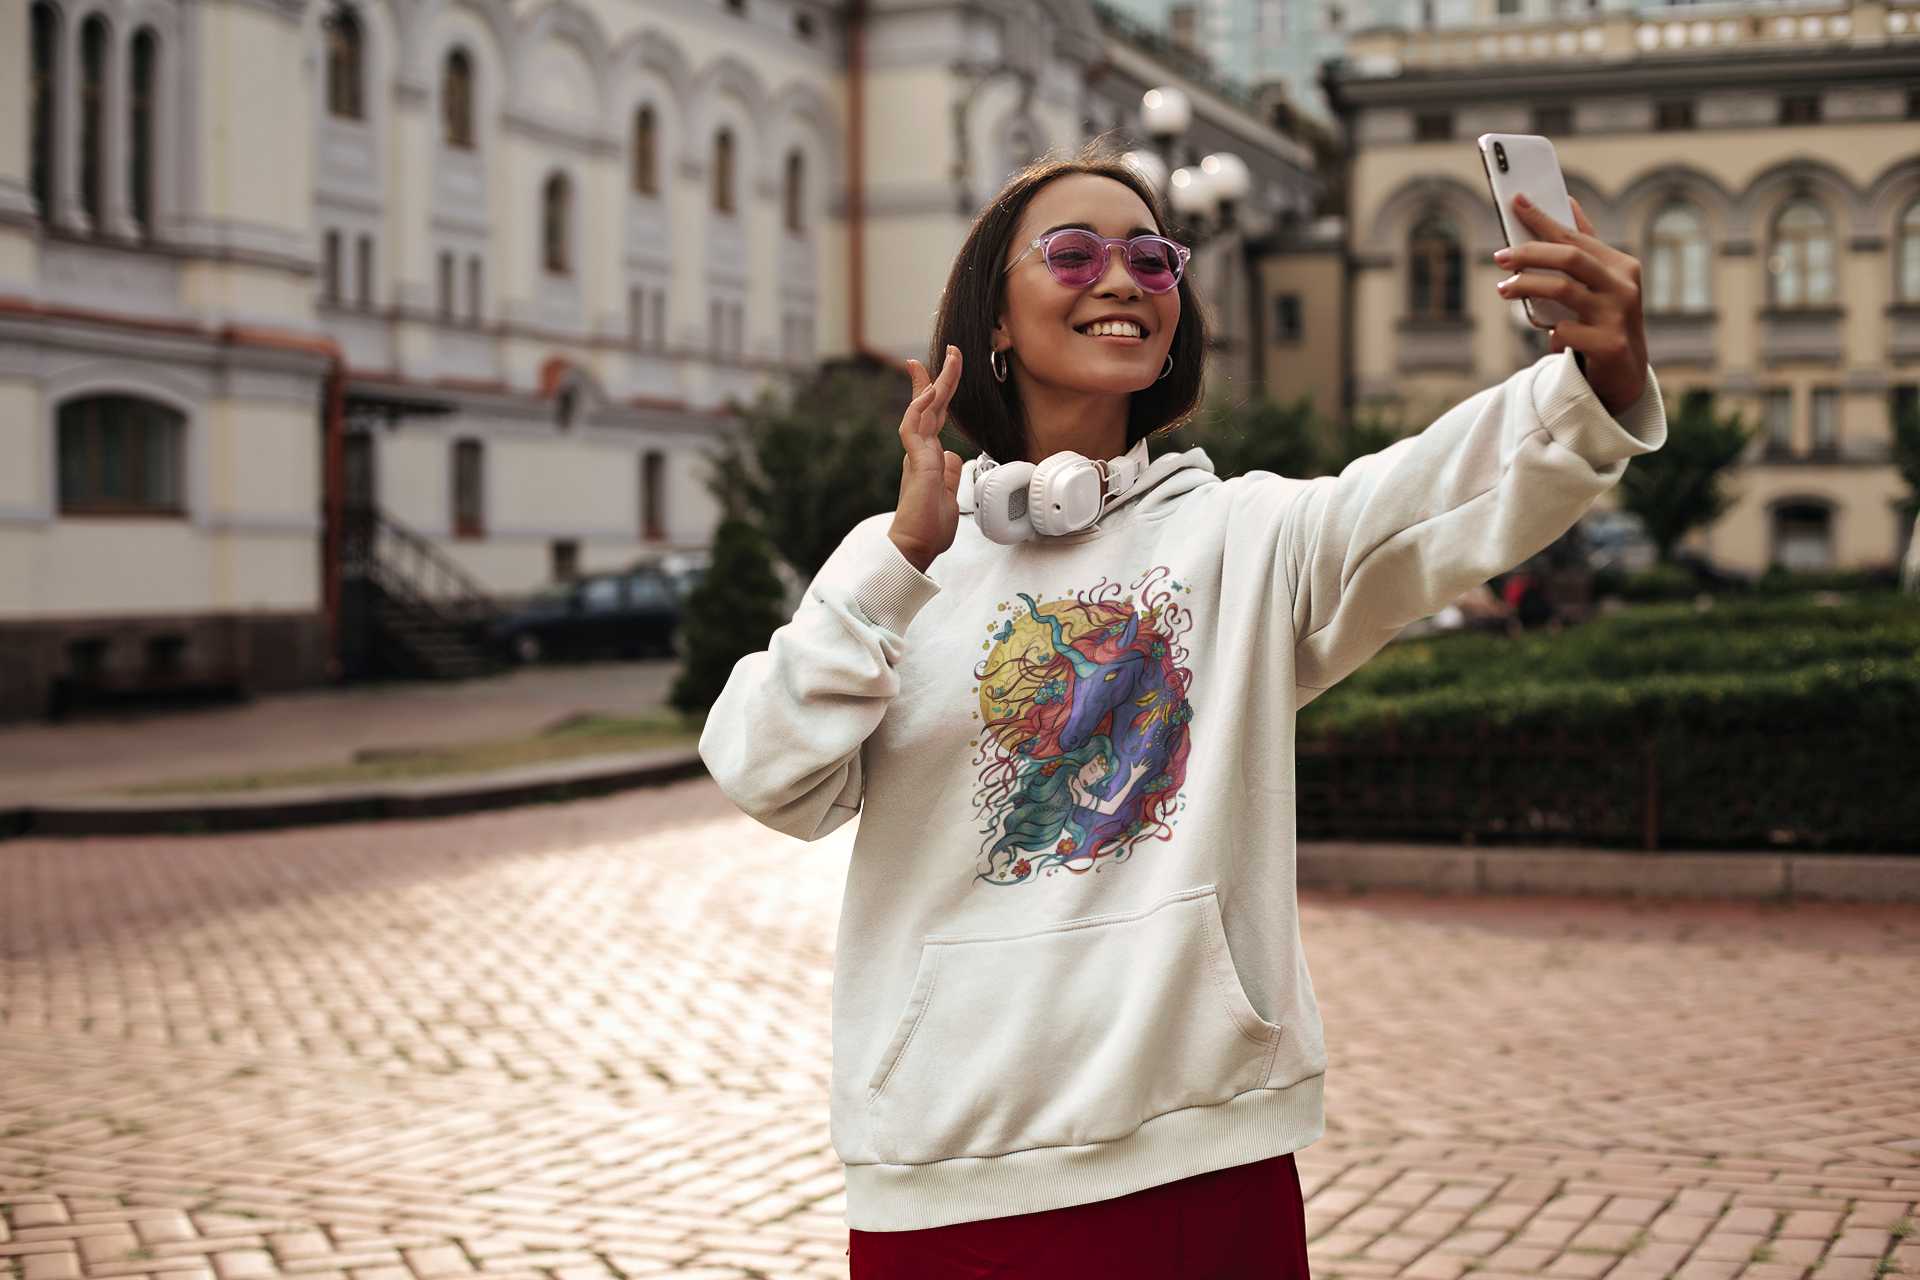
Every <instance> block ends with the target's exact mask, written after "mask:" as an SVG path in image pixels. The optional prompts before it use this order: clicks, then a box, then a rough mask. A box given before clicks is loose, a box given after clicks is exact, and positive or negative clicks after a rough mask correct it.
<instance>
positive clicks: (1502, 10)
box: [1494, 0, 1520, 18]
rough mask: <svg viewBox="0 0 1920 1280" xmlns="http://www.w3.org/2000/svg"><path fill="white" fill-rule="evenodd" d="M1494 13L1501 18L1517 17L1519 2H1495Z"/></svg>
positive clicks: (1496, 0)
mask: <svg viewBox="0 0 1920 1280" xmlns="http://www.w3.org/2000/svg"><path fill="white" fill-rule="evenodd" d="M1494 12H1495V13H1496V14H1498V15H1499V16H1500V17H1502V18H1512V17H1517V16H1518V15H1519V13H1520V0H1495V4H1494Z"/></svg>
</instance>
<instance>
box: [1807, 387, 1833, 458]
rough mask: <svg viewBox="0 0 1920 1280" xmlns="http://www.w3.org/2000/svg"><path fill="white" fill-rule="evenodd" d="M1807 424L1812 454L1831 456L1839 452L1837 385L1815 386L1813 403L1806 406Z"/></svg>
mask: <svg viewBox="0 0 1920 1280" xmlns="http://www.w3.org/2000/svg"><path fill="white" fill-rule="evenodd" d="M1808 407H1809V408H1810V409H1811V410H1812V412H1811V413H1809V414H1808V415H1807V426H1808V427H1809V428H1810V432H1809V434H1810V435H1811V436H1812V445H1813V456H1814V457H1816V458H1831V457H1833V456H1835V455H1836V454H1838V453H1839V452H1840V391H1839V388H1837V387H1815V388H1814V389H1813V403H1812V404H1811V405H1809V406H1808Z"/></svg>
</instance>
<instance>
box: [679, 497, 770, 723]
mask: <svg viewBox="0 0 1920 1280" xmlns="http://www.w3.org/2000/svg"><path fill="white" fill-rule="evenodd" d="M785 601H786V589H785V588H784V587H782V586H781V585H780V579H779V577H777V576H776V575H775V574H774V572H773V562H772V561H771V560H770V559H769V558H768V555H767V544H766V540H765V539H763V538H762V537H761V536H760V531H759V530H757V529H755V528H754V527H753V525H751V524H750V523H748V522H747V521H746V520H745V519H743V518H741V516H740V515H738V514H737V513H734V512H729V513H728V514H727V515H726V517H725V518H724V519H722V520H721V521H720V528H719V529H718V530H716V531H715V533H714V535H713V558H712V560H711V562H710V563H709V564H708V566H707V572H706V575H705V576H704V577H702V578H701V579H700V585H698V586H697V587H695V588H694V589H693V591H692V593H691V594H689V595H688V596H687V604H686V611H685V613H684V614H683V615H682V617H681V619H680V637H681V643H682V645H683V647H684V656H683V657H682V658H681V660H680V674H679V676H678V677H677V678H675V680H674V682H673V693H672V695H671V696H670V697H669V698H668V701H669V702H671V703H672V704H673V705H674V706H675V707H676V708H678V709H679V710H681V711H684V712H686V713H688V714H689V715H692V714H696V713H698V712H702V711H705V710H706V709H707V708H708V707H710V706H712V705H713V700H714V699H715V698H718V697H719V696H720V691H721V690H722V689H724V688H726V685H727V677H728V676H729V675H731V674H733V666H734V664H735V663H736V662H738V661H740V659H742V658H744V657H746V656H747V655H748V654H750V653H758V652H759V651H760V650H762V649H764V648H766V647H767V641H768V639H769V638H771V637H772V635H773V633H774V631H775V629H777V628H778V627H779V626H780V624H781V623H783V622H785V621H786V610H785V608H784V604H785Z"/></svg>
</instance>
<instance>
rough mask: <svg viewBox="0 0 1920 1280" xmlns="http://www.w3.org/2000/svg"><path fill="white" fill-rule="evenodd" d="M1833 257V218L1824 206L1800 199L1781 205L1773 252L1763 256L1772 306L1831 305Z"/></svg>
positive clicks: (1832, 295) (1775, 218)
mask: <svg viewBox="0 0 1920 1280" xmlns="http://www.w3.org/2000/svg"><path fill="white" fill-rule="evenodd" d="M1833 256H1834V255H1833V215H1831V214H1829V213H1828V212H1827V206H1825V205H1823V204H1821V203H1820V202H1819V201H1818V200H1811V199H1808V198H1806V197H1804V196H1803V197H1801V198H1799V199H1796V200H1789V201H1787V202H1786V203H1785V204H1784V205H1781V206H1780V212H1779V213H1777V214H1775V215H1774V219H1773V251H1772V252H1771V253H1770V254H1768V255H1767V271H1768V272H1769V273H1770V274H1771V275H1772V277H1773V305H1774V306H1776V307H1830V306H1832V305H1833V301H1834V295H1835V289H1834V260H1833Z"/></svg>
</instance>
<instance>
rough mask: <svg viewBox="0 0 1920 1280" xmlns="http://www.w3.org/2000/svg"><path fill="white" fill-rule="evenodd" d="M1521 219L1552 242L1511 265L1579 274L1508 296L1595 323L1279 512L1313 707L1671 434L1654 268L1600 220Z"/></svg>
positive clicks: (1302, 683) (1562, 524)
mask: <svg viewBox="0 0 1920 1280" xmlns="http://www.w3.org/2000/svg"><path fill="white" fill-rule="evenodd" d="M1519 212H1520V215H1521V217H1522V218H1524V219H1525V220H1526V221H1527V223H1528V225H1529V226H1531V227H1532V228H1533V229H1534V231H1535V232H1536V234H1539V235H1542V236H1543V237H1545V238H1546V243H1530V244H1524V245H1522V246H1520V247H1519V248H1516V249H1514V250H1512V251H1510V252H1508V251H1503V253H1504V255H1505V256H1504V257H1503V259H1502V260H1503V262H1504V263H1505V264H1507V265H1511V266H1514V267H1516V268H1518V267H1522V266H1550V267H1554V268H1556V269H1558V270H1563V271H1566V272H1567V273H1568V275H1569V276H1570V277H1571V279H1561V278H1559V277H1555V276H1542V275H1538V274H1532V273H1530V274H1526V275H1516V276H1515V277H1513V278H1512V279H1510V280H1507V281H1504V282H1503V283H1502V286H1501V291H1502V294H1503V296H1505V297H1508V298H1520V297H1551V298H1554V299H1556V300H1558V301H1561V302H1564V303H1566V304H1567V305H1568V306H1569V307H1572V308H1573V309H1574V310H1575V311H1576V312H1577V313H1578V314H1579V316H1580V319H1579V320H1578V321H1577V322H1569V323H1566V324H1562V325H1560V326H1558V327H1557V328H1556V329H1555V331H1554V337H1553V344H1554V347H1555V349H1556V350H1557V351H1559V352H1560V354H1558V355H1555V356H1549V357H1546V358H1544V359H1542V360H1541V361H1539V362H1538V363H1536V364H1534V365H1533V366H1531V367H1530V368H1526V369H1522V370H1521V371H1520V372H1518V373H1516V374H1514V375H1513V376H1512V377H1511V378H1509V379H1507V380H1506V381H1505V382H1504V383H1501V384H1500V385H1499V386H1496V387H1491V388H1489V389H1487V390H1486V391H1483V392H1481V393H1479V394H1478V395H1475V396H1473V397H1471V398H1470V399H1468V400H1466V401H1464V402H1463V403H1461V404H1459V405H1456V406H1455V407H1454V408H1453V409H1451V410H1449V411H1448V412H1446V413H1445V414H1442V415H1441V416H1440V418H1439V419H1437V420H1436V421H1435V422H1434V423H1433V424H1432V425H1431V426H1429V427H1427V429H1426V430H1425V431H1423V432H1421V433H1420V434H1419V435H1417V436H1414V437H1412V438H1410V439H1407V440H1402V441H1399V442H1398V443H1396V444H1394V445H1392V446H1391V447H1389V448H1387V449H1385V450H1383V451H1381V452H1380V453H1377V454H1374V455H1372V456H1370V457H1366V458H1361V459H1359V460H1358V461H1356V462H1355V463H1353V465H1351V466H1349V467H1348V468H1347V469H1346V470H1345V471H1344V472H1342V473H1341V475H1340V476H1339V477H1338V478H1337V479H1322V480H1316V481H1312V482H1311V483H1308V484H1305V485H1298V486H1293V487H1292V490H1291V493H1290V496H1289V500H1288V501H1285V502H1284V503H1283V504H1282V509H1281V510H1280V511H1278V512H1276V513H1274V514H1275V515H1277V516H1278V518H1279V519H1280V521H1281V525H1280V528H1279V529H1278V530H1277V533H1278V536H1279V538H1280V542H1281V545H1280V547H1279V551H1280V554H1281V556H1282V564H1281V566H1279V567H1280V569H1281V571H1282V572H1284V574H1285V576H1286V586H1287V588H1288V591H1289V598H1290V600H1291V604H1292V610H1293V619H1292V622H1293V635H1294V641H1295V662H1294V666H1295V673H1296V680H1297V682H1298V686H1299V690H1298V696H1299V700H1300V701H1301V702H1305V701H1307V700H1308V699H1309V698H1312V697H1313V696H1314V695H1315V694H1317V693H1318V692H1319V691H1320V690H1322V689H1325V688H1327V687H1328V686H1329V685H1331V684H1333V683H1334V682H1335V681H1337V680H1339V679H1340V678H1341V677H1342V676H1344V675H1346V674H1347V673H1348V672H1349V671H1352V670H1353V669H1354V668H1355V667H1357V666H1358V665H1359V664H1360V663H1361V662H1364V661H1365V660H1366V659H1367V658H1368V657H1369V656H1371V655H1372V654H1373V653H1374V652H1375V651H1377V650H1378V649H1379V648H1380V646H1381V645H1383V644H1385V643H1386V642H1387V641H1388V640H1389V639H1391V638H1392V636H1393V635H1394V633H1395V632H1396V631H1398V630H1399V628H1400V627H1402V626H1404V625H1406V624H1407V623H1408V622H1411V621H1413V620H1414V619H1415V618H1422V617H1426V616H1427V615H1429V614H1431V613H1434V612H1435V611H1437V610H1439V609H1440V608H1442V607H1444V606H1445V605H1446V604H1447V603H1448V602H1449V601H1451V600H1452V599H1453V598H1454V597H1455V596H1457V595H1458V594H1459V593H1460V592H1462V591H1464V590H1466V589H1468V588H1469V587H1472V586H1474V585H1475V584H1477V583H1481V582H1484V581H1486V580H1487V579H1488V578H1490V577H1492V576H1493V575H1494V574H1497V573H1501V572H1504V571H1505V570H1507V569H1510V568H1512V567H1513V566H1514V565H1516V564H1518V563H1519V562H1520V561H1522V560H1525V559H1526V558H1527V557H1528V556H1531V555H1534V554H1536V553H1537V552H1539V551H1540V550H1542V549H1543V548H1544V547H1546V546H1547V544H1549V543H1550V542H1552V541H1553V540H1554V539H1555V538H1557V537H1559V536H1560V535H1561V534H1562V533H1564V532H1566V530H1567V529H1568V528H1569V527H1570V526H1571V525H1572V524H1573V522H1574V521H1575V520H1578V519H1579V518H1580V516H1581V514H1582V513H1583V512H1585V511H1586V509H1587V508H1588V506H1590V505H1591V504H1592V502H1593V500H1594V499H1595V498H1596V497H1598V496H1599V495H1600V494H1601V493H1603V492H1604V491H1605V490H1606V489H1608V488H1609V487H1611V486H1612V485H1613V484H1614V483H1615V482H1617V481H1618V480H1619V478H1620V474H1621V472H1622V471H1623V470H1624V468H1625V465H1626V460H1627V459H1628V458H1630V457H1632V456H1634V455H1635V454H1641V453H1648V452H1651V451H1652V450H1654V449H1657V448H1659V447H1660V445H1661V444H1662V443H1663V442H1664V441H1665V439H1666V430H1667V429H1666V417H1665V413H1664V410H1663V407H1662V405H1661V401H1660V390H1659V387H1658V385H1657V384H1655V382H1654V380H1653V376H1652V373H1651V371H1650V370H1649V369H1648V368H1647V348H1646V336H1645V332H1644V327H1643V325H1642V323H1641V319H1640V285H1639V281H1640V265H1639V263H1638V262H1636V261H1634V259H1633V258H1631V257H1629V256H1628V255H1626V254H1624V253H1620V252H1619V251H1618V250H1615V249H1612V248H1610V247H1608V246H1607V245H1605V244H1603V243H1602V242H1601V241H1599V240H1598V239H1596V238H1595V237H1594V236H1593V235H1592V228H1591V227H1590V226H1588V224H1587V223H1586V220H1585V218H1584V216H1582V217H1581V218H1580V224H1581V229H1580V230H1578V231H1576V230H1574V229H1572V228H1568V227H1562V226H1560V225H1559V224H1558V223H1555V222H1553V220H1552V219H1550V218H1547V217H1546V215H1544V214H1542V213H1540V212H1539V210H1537V209H1534V208H1532V207H1531V206H1528V207H1521V208H1519ZM1570 352H1579V353H1580V354H1581V356H1582V357H1583V358H1584V361H1585V365H1586V367H1585V370H1584V371H1583V370H1582V369H1581V368H1580V367H1579V366H1578V365H1577V364H1576V362H1575V358H1574V356H1573V355H1572V354H1569V353H1570ZM1252 500H1253V495H1252V494H1251V493H1249V495H1248V497H1247V498H1246V499H1243V500H1242V501H1243V502H1246V503H1249V505H1250V504H1251V502H1252ZM1269 510H1271V508H1269ZM1251 514H1252V512H1251V511H1249V515H1251Z"/></svg>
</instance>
